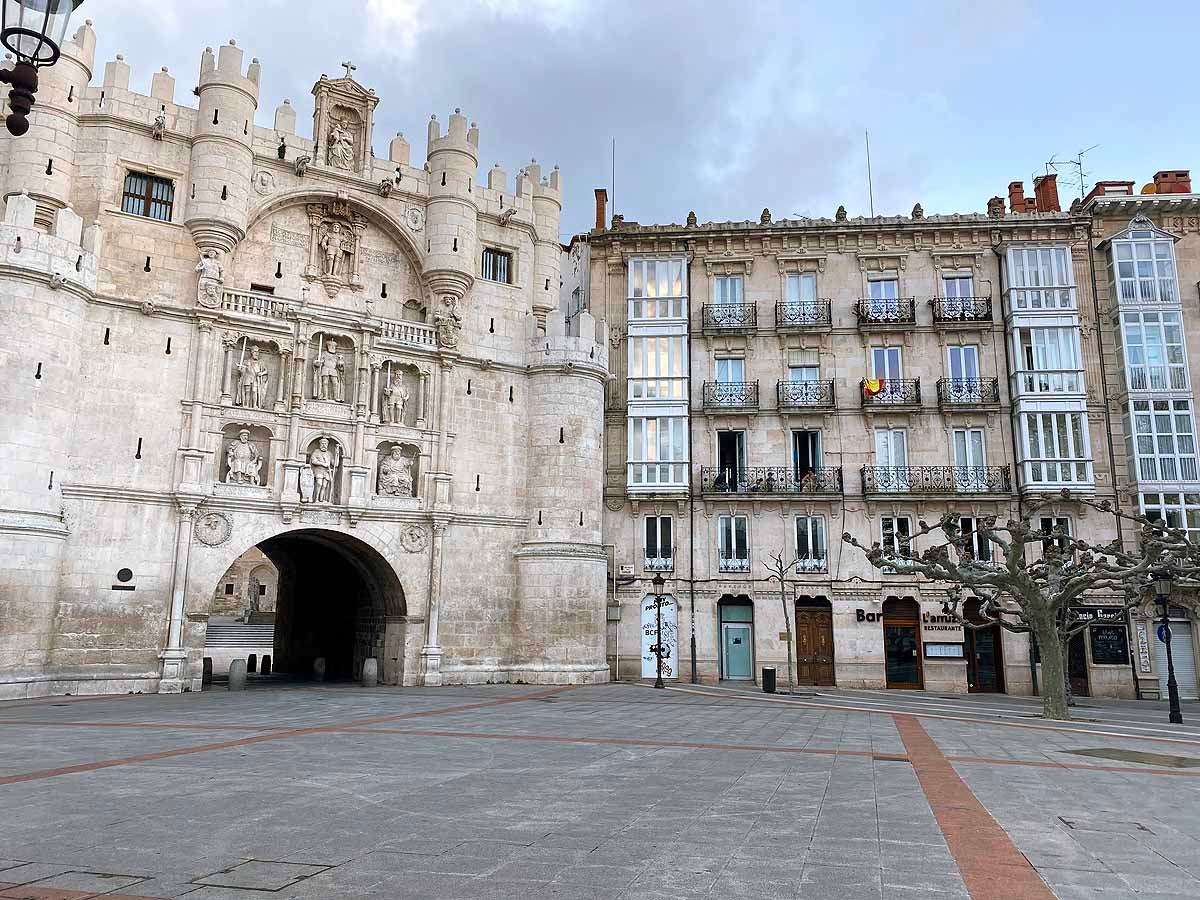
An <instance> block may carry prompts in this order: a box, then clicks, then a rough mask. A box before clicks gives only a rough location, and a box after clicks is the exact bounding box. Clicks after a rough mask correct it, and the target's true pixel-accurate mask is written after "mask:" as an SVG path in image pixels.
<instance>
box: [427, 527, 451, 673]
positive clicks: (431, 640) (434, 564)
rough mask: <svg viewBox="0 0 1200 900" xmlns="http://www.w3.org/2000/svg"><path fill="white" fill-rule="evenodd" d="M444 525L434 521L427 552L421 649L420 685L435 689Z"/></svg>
mask: <svg viewBox="0 0 1200 900" xmlns="http://www.w3.org/2000/svg"><path fill="white" fill-rule="evenodd" d="M445 534H446V523H445V522H444V521H440V520H437V521H434V523H433V542H432V544H431V547H430V552H429V609H428V614H427V615H426V616H425V645H424V646H423V647H422V648H421V683H422V684H423V685H424V686H425V687H436V686H437V685H440V684H441V683H442V647H441V644H440V643H439V642H438V618H439V616H440V614H441V601H442V539H443V537H445Z"/></svg>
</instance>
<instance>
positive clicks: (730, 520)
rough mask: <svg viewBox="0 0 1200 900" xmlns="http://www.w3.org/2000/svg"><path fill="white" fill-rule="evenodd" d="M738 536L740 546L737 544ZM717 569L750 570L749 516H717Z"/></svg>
mask: <svg viewBox="0 0 1200 900" xmlns="http://www.w3.org/2000/svg"><path fill="white" fill-rule="evenodd" d="M739 524H740V526H741V527H740V536H741V538H742V546H741V547H739V546H738V536H739V527H738V526H739ZM717 569H718V571H721V572H749V571H750V518H749V516H744V515H723V516H718V518H717Z"/></svg>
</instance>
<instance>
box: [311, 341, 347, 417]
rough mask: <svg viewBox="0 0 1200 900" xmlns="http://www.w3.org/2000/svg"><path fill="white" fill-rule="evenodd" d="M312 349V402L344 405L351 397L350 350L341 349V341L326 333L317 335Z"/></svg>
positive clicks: (312, 343)
mask: <svg viewBox="0 0 1200 900" xmlns="http://www.w3.org/2000/svg"><path fill="white" fill-rule="evenodd" d="M311 346H312V349H311V353H310V357H309V358H310V359H312V395H311V396H312V399H314V400H325V401H328V402H330V403H345V402H346V401H347V398H349V397H351V396H352V394H353V391H352V390H351V381H350V377H349V374H348V373H350V372H351V371H353V367H354V361H353V358H352V353H353V346H352V345H348V346H346V347H345V348H343V344H342V342H341V340H339V339H338V338H336V337H334V336H333V335H331V334H328V333H325V332H318V333H317V334H316V335H315V336H314V337H313V339H312V342H311ZM347 351H349V352H347ZM348 357H349V358H348Z"/></svg>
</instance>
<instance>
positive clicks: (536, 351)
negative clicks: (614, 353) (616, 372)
mask: <svg viewBox="0 0 1200 900" xmlns="http://www.w3.org/2000/svg"><path fill="white" fill-rule="evenodd" d="M526 327H527V329H528V332H529V355H528V365H529V366H530V367H531V368H546V367H548V366H549V367H555V368H567V369H574V368H579V369H581V370H584V371H590V372H592V373H593V374H595V373H597V372H602V373H604V374H605V375H607V372H608V323H607V322H605V321H603V320H600V321H597V320H596V319H595V318H594V317H593V316H592V314H591V313H588V312H584V313H581V314H580V316H579V334H578V335H577V336H576V335H569V334H567V333H566V323H565V321H564V319H563V317H562V316H559V315H550V316H547V318H546V330H545V331H544V332H542V331H539V330H538V328H537V319H536V318H535V317H534V316H532V315H530V316H529V317H528V324H527V326H526Z"/></svg>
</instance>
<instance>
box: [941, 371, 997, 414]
mask: <svg viewBox="0 0 1200 900" xmlns="http://www.w3.org/2000/svg"><path fill="white" fill-rule="evenodd" d="M937 395H938V406H940V407H941V408H942V411H943V412H947V411H950V410H956V409H966V410H973V409H997V408H999V406H1000V380H999V379H997V378H941V379H939V380H938V383H937Z"/></svg>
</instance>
